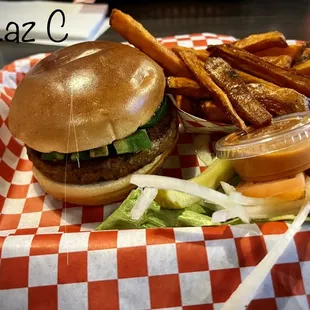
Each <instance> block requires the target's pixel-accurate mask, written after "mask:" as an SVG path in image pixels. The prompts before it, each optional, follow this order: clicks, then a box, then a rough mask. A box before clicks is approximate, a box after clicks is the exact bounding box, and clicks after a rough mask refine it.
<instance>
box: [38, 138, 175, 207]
mask: <svg viewBox="0 0 310 310" xmlns="http://www.w3.org/2000/svg"><path fill="white" fill-rule="evenodd" d="M176 140H177V139H176ZM174 147H175V143H174V145H173V146H172V147H170V148H169V149H168V150H167V151H166V152H165V153H163V154H161V155H159V156H157V157H156V158H155V160H154V161H153V162H151V163H150V164H148V165H146V166H144V167H143V168H141V169H139V170H138V171H136V172H135V173H137V174H154V173H156V172H157V171H158V170H159V169H160V168H161V167H162V165H163V163H164V161H165V160H166V158H167V157H168V156H169V154H170V153H171V151H172V150H173V148H174ZM33 174H34V176H35V177H36V179H37V181H38V182H39V183H40V185H41V186H42V187H43V189H44V190H45V191H46V192H47V193H48V194H50V195H52V196H54V197H55V198H56V199H58V200H62V201H64V200H65V201H67V202H69V203H72V204H78V205H86V206H87V205H89V206H94V205H104V204H109V203H113V202H116V201H121V200H123V199H125V198H126V197H127V196H128V194H129V192H130V191H131V190H133V189H134V188H135V186H134V185H132V184H131V183H130V178H131V174H130V175H127V176H126V177H123V178H120V179H118V180H115V181H107V182H102V183H95V184H89V185H77V184H67V185H65V183H59V182H55V181H53V180H51V179H49V178H47V177H46V176H44V175H43V174H42V173H41V172H40V171H39V170H37V169H36V168H35V167H33Z"/></svg>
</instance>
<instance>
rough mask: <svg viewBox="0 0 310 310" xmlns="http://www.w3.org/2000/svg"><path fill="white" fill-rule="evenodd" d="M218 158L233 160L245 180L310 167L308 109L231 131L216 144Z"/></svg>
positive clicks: (262, 179)
mask: <svg viewBox="0 0 310 310" xmlns="http://www.w3.org/2000/svg"><path fill="white" fill-rule="evenodd" d="M215 149H216V155H217V157H218V158H224V159H228V160H232V163H233V167H234V169H235V170H236V172H237V173H238V174H239V176H240V177H241V178H242V179H243V180H244V181H250V182H265V181H272V180H277V179H282V178H286V177H291V176H294V175H296V174H298V173H299V172H303V171H305V170H307V169H309V168H310V112H302V113H294V114H290V115H285V116H281V117H277V118H274V119H273V122H272V124H271V125H268V126H266V127H263V128H260V129H255V128H251V127H250V128H249V131H248V133H245V132H243V131H238V132H234V133H232V134H230V135H228V136H226V137H224V138H223V139H221V140H219V141H218V142H217V144H216V146H215Z"/></svg>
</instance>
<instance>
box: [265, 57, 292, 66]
mask: <svg viewBox="0 0 310 310" xmlns="http://www.w3.org/2000/svg"><path fill="white" fill-rule="evenodd" d="M262 59H263V60H264V61H267V62H269V63H271V64H273V65H275V66H277V67H281V68H285V69H288V68H290V67H291V64H292V57H291V56H288V55H280V56H263V57H262Z"/></svg>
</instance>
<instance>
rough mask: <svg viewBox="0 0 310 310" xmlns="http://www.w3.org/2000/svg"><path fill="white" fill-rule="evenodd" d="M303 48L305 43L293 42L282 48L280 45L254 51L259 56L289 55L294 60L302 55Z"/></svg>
mask: <svg viewBox="0 0 310 310" xmlns="http://www.w3.org/2000/svg"><path fill="white" fill-rule="evenodd" d="M305 48H306V45H305V44H295V45H290V46H288V47H284V48H281V47H274V48H267V49H265V50H262V51H259V52H257V53H255V55H257V56H260V57H263V56H281V55H288V56H291V57H292V60H293V61H294V60H295V59H296V58H298V57H299V56H300V55H302V53H303V51H304V49H305Z"/></svg>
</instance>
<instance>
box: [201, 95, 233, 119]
mask: <svg viewBox="0 0 310 310" xmlns="http://www.w3.org/2000/svg"><path fill="white" fill-rule="evenodd" d="M198 111H199V112H198V113H199V114H198V115H199V116H200V117H201V118H204V119H206V120H208V121H210V122H217V123H223V124H231V121H230V119H229V117H228V116H227V115H226V114H225V112H224V110H223V109H221V108H220V107H218V106H217V105H216V104H214V102H212V101H210V100H209V101H205V102H202V103H200V104H199V105H198Z"/></svg>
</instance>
